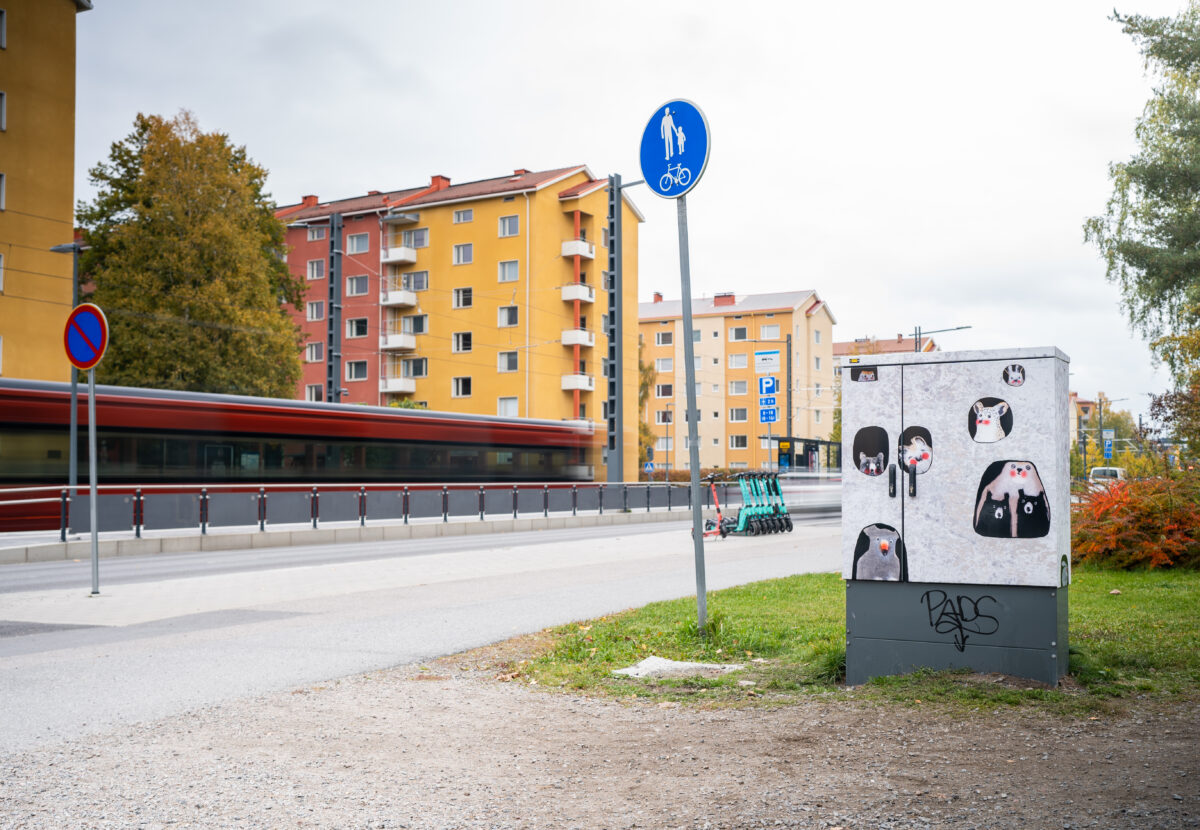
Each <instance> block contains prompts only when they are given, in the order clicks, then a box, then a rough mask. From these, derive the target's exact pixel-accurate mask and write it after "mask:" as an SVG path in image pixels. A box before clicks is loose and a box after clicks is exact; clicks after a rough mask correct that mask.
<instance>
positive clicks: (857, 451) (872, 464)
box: [851, 427, 888, 476]
mask: <svg viewBox="0 0 1200 830" xmlns="http://www.w3.org/2000/svg"><path fill="white" fill-rule="evenodd" d="M851 452H852V455H851V459H852V461H853V463H854V466H855V467H856V468H857V469H858V471H859V472H860V473H862V474H863V475H868V476H881V475H883V471H884V469H886V468H887V465H888V437H887V430H885V429H884V428H883V427H863V428H862V429H860V430H859V431H858V432H856V433H855V434H854V446H853V448H852V450H851Z"/></svg>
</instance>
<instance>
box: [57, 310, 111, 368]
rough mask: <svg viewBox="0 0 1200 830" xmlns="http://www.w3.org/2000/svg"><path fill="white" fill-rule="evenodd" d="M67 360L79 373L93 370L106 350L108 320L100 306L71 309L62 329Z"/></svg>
mask: <svg viewBox="0 0 1200 830" xmlns="http://www.w3.org/2000/svg"><path fill="white" fill-rule="evenodd" d="M63 347H64V348H65V349H66V351H67V360H69V361H71V365H72V366H74V367H75V368H76V369H79V370H81V371H83V370H87V369H94V368H95V367H96V364H97V363H99V362H100V358H102V357H104V352H105V350H106V349H107V348H108V318H107V317H105V316H104V312H103V311H101V310H100V306H97V305H93V304H92V303H83V304H82V305H77V306H75V308H73V309H71V313H70V315H69V316H68V317H67V325H66V328H65V329H63Z"/></svg>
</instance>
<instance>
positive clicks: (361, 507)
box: [358, 487, 367, 527]
mask: <svg viewBox="0 0 1200 830" xmlns="http://www.w3.org/2000/svg"><path fill="white" fill-rule="evenodd" d="M358 526H359V527H366V526H367V488H366V487H359V488H358Z"/></svg>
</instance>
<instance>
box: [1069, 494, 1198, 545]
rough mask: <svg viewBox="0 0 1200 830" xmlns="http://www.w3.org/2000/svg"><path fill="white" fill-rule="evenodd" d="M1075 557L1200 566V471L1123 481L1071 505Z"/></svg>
mask: <svg viewBox="0 0 1200 830" xmlns="http://www.w3.org/2000/svg"><path fill="white" fill-rule="evenodd" d="M1071 555H1072V558H1073V560H1074V561H1075V562H1088V563H1092V564H1096V565H1100V566H1101V567H1106V568H1121V569H1131V568H1197V567H1200V475H1198V474H1197V473H1195V472H1187V473H1176V474H1173V475H1171V476H1169V477H1158V478H1143V479H1136V480H1133V481H1121V482H1116V483H1114V484H1111V485H1109V486H1106V487H1100V488H1098V489H1095V490H1089V491H1088V492H1086V493H1084V494H1083V495H1082V497H1081V499H1080V501H1079V503H1078V504H1075V505H1073V506H1072V510H1071Z"/></svg>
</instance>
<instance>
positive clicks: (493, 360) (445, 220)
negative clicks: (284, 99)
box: [277, 166, 642, 478]
mask: <svg viewBox="0 0 1200 830" xmlns="http://www.w3.org/2000/svg"><path fill="white" fill-rule="evenodd" d="M606 185H607V182H606V181H605V180H599V179H596V178H595V177H593V176H592V174H591V172H590V171H589V170H588V168H587V167H584V166H576V167H568V168H560V169H556V170H546V171H541V172H532V171H529V170H523V169H522V170H515V171H514V172H513V173H512V174H510V175H507V176H502V177H499V178H495V179H486V180H482V181H476V182H467V183H464V184H452V183H451V181H450V180H449V179H448V178H446V177H444V176H433V177H432V178H431V180H430V183H429V185H428V186H427V187H419V188H410V189H407V190H398V191H390V192H386V193H384V192H378V191H372V192H370V193H368V194H367V195H366V196H363V197H355V198H351V199H342V200H338V201H332V202H319V201H318V199H317V197H315V196H306V197H305V198H304V199H303V200H302V201H301V202H300V203H299V204H296V205H289V206H286V207H283V208H280V209H279V211H278V212H277V215H278V216H279V217H280V218H281V219H282V220H283V221H284V222H286V223H287V225H288V237H287V241H288V247H289V254H288V263H289V268H290V269H291V272H292V273H293V274H294V275H295V276H297V277H298V278H303V279H304V282H305V285H306V286H307V288H308V291H307V296H306V297H305V303H304V307H303V308H299V309H295V310H294V319H295V320H296V323H297V325H298V326H299V327H300V329H301V332H302V337H303V349H304V360H305V365H304V372H303V379H302V380H301V382H300V385H299V387H298V388H297V390H296V396H297V397H298V398H301V399H308V400H324V399H326V398H328V397H329V393H328V384H327V382H326V381H327V372H328V371H329V367H330V365H331V364H330V362H329V357H330V355H329V347H330V338H329V325H330V322H329V314H330V307H331V302H333V303H334V304H337V302H338V301H337V300H336V299H334V300H331V296H330V287H331V286H330V277H331V274H330V273H329V272H330V270H331V264H332V263H333V260H332V259H331V257H330V240H329V232H330V220H331V217H332V216H333V215H334V214H337V215H339V216H340V218H341V222H342V225H343V232H342V238H341V240H340V249H339V250H340V251H341V252H342V253H341V255H340V257H341V262H340V265H341V276H340V280H339V281H338V284H337V286H335V288H337V289H340V292H341V298H340V305H341V308H340V320H339V325H338V333H339V334H340V355H337V357H338V361H337V365H338V366H339V368H338V370H337V373H338V374H337V381H338V383H339V384H340V385H339V386H338V387H337V389H336V390H335V391H337V392H338V393H339V394H338V398H340V400H341V401H342V402H344V403H346V402H348V403H365V404H377V405H388V404H400V403H401V402H411V404H412V405H418V406H422V407H426V408H429V409H436V410H445V411H453V412H465V413H471V414H478V415H505V416H513V417H528V418H546V419H552V420H572V421H584V422H589V423H591V424H592V426H593V428H594V429H595V432H596V446H595V451H594V454H593V457H592V458H591V459H590V460H589V462H588V463H590V464H591V465H592V466H593V468H594V474H595V475H596V477H597V478H602V477H603V476H604V473H605V470H604V463H605V458H604V450H603V444H604V443H605V442H604V438H605V423H604V419H605V417H606V416H607V411H606V398H607V388H606V386H607V385H606V383H605V380H604V356H605V354H606V351H607V338H606V336H605V333H604V332H605V329H606V325H605V324H606V322H607V315H608V312H609V309H608V299H607V293H606V291H605V290H604V289H605V281H604V279H603V271H604V268H605V263H606V259H607V244H608V239H607V232H608V229H607V211H608V207H607V189H606ZM623 210H624V211H625V213H624V216H623V236H624V239H623V270H624V276H623V291H622V297H623V305H624V314H623V318H624V320H623V322H624V332H625V340H626V342H628V343H629V344H630V345H631V346H632V344H634V343H635V342H636V339H635V338H636V331H637V317H636V298H637V239H638V223H639V222H641V221H642V216H641V214H640V213H639V212H638V210H637V208H636V207H635V206H634V205H633V204H632V203H631V202H630V201H628V199H625V200H624V201H623ZM623 363H624V364H625V365H624V372H623V379H624V383H623V388H624V389H625V390H627V391H626V393H625V395H624V400H625V406H624V410H625V413H624V425H623V427H624V428H623V433H624V440H623V441H621V442H619V445H620V446H621V447H622V458H623V459H624V466H625V470H626V471H628V472H632V471H633V470H635V469H636V464H637V357H636V350H635V349H633V348H627V349H625V350H624V360H623Z"/></svg>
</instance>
